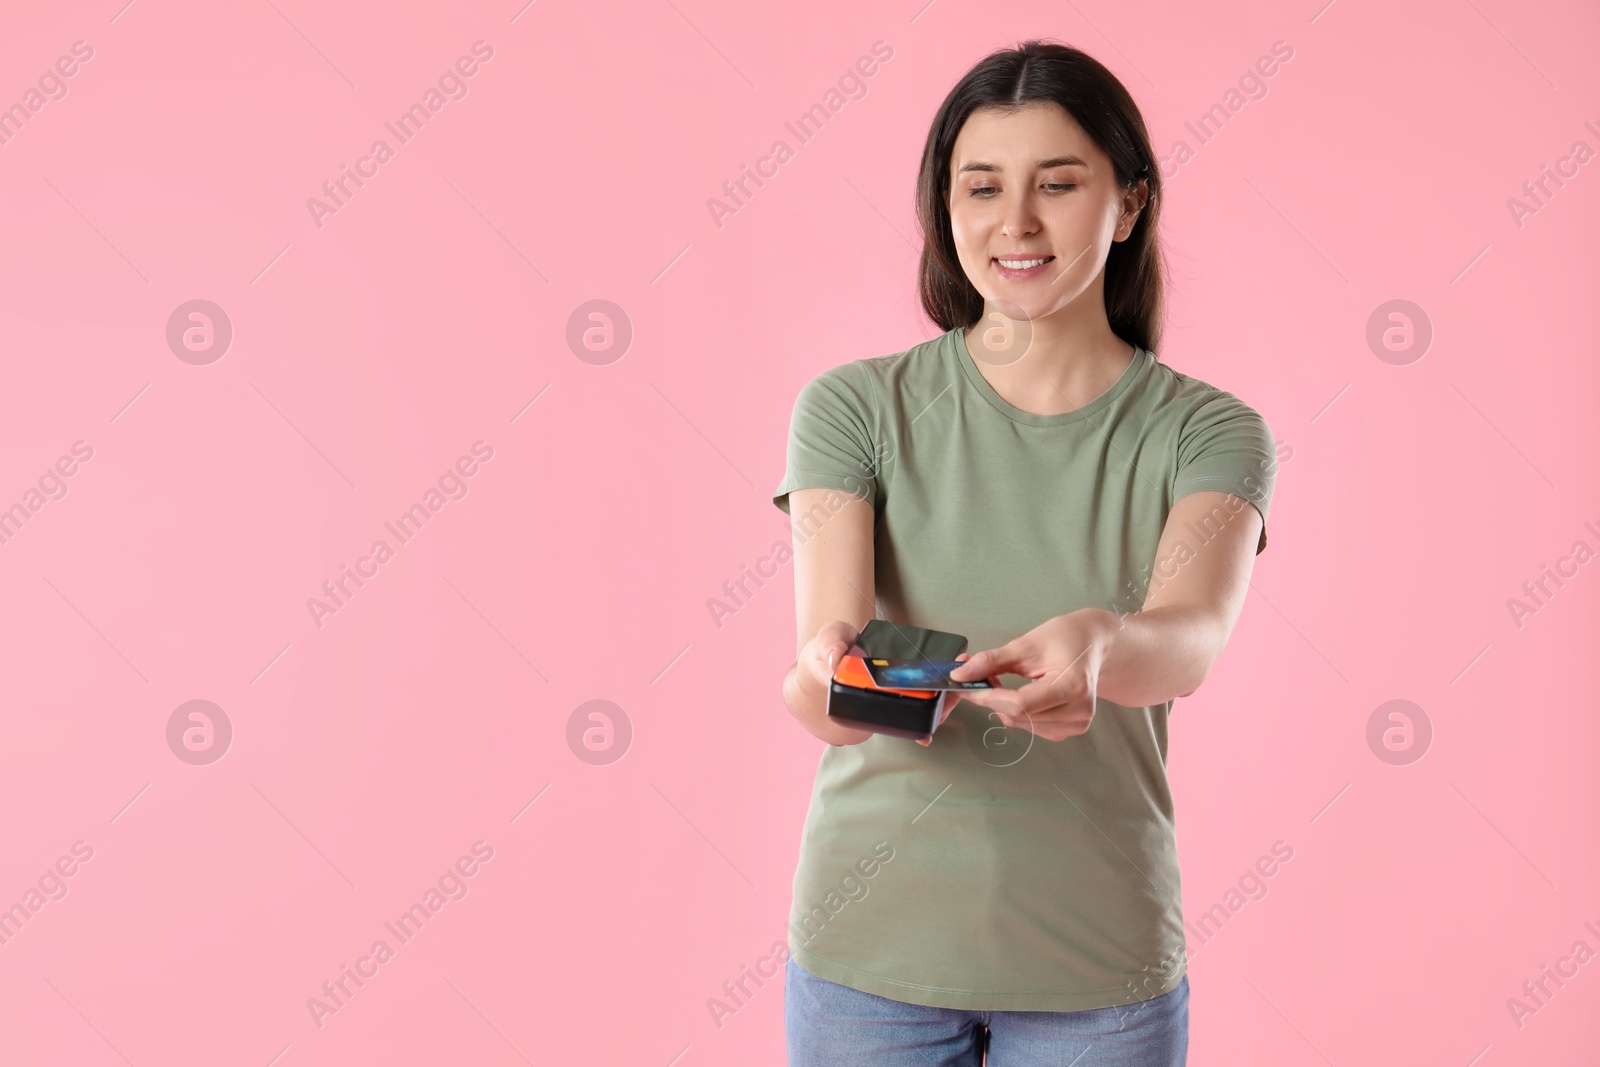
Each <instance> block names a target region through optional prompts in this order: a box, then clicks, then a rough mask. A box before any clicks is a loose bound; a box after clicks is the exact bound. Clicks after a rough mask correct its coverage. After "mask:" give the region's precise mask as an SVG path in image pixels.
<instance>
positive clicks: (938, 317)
mask: <svg viewBox="0 0 1600 1067" xmlns="http://www.w3.org/2000/svg"><path fill="white" fill-rule="evenodd" d="M1039 101H1047V102H1050V103H1055V104H1059V105H1061V107H1062V108H1063V109H1064V110H1065V111H1066V112H1067V114H1069V115H1071V116H1072V117H1073V119H1074V120H1076V121H1077V123H1078V125H1080V126H1082V127H1083V129H1084V132H1086V133H1087V134H1088V135H1089V136H1090V137H1091V138H1092V139H1093V140H1094V142H1095V144H1097V145H1099V146H1100V149H1101V151H1103V152H1105V154H1106V155H1108V156H1110V157H1111V162H1112V164H1113V166H1114V167H1115V169H1116V176H1117V182H1118V184H1119V185H1121V186H1122V187H1123V188H1125V189H1131V188H1132V187H1133V185H1134V183H1135V182H1137V181H1138V180H1139V179H1140V178H1143V179H1145V181H1146V182H1147V183H1148V188H1149V191H1150V197H1149V201H1148V203H1146V204H1145V206H1144V210H1143V211H1142V212H1140V214H1139V219H1138V221H1137V222H1135V223H1134V226H1133V232H1132V233H1130V234H1129V235H1128V237H1127V239H1126V240H1124V241H1118V242H1115V243H1113V244H1112V246H1111V251H1110V253H1109V254H1108V255H1107V257H1106V268H1105V270H1106V280H1105V299H1106V318H1107V319H1108V320H1109V322H1110V324H1111V330H1112V332H1113V333H1115V334H1116V335H1117V336H1118V337H1120V338H1122V339H1123V340H1124V341H1127V342H1129V343H1130V344H1136V345H1138V346H1139V347H1140V348H1143V349H1145V350H1146V351H1149V352H1152V353H1153V352H1155V351H1156V350H1157V347H1158V346H1159V345H1160V343H1161V325H1162V323H1161V319H1162V299H1163V278H1164V264H1163V261H1162V255H1161V246H1160V242H1159V240H1158V239H1157V235H1156V223H1157V221H1158V220H1159V218H1160V215H1161V169H1160V166H1159V164H1158V163H1157V160H1156V157H1155V153H1154V152H1153V151H1151V148H1150V135H1149V133H1148V132H1147V131H1146V130H1145V126H1144V116H1142V115H1141V114H1140V113H1139V108H1138V106H1137V105H1136V104H1135V103H1134V102H1133V97H1132V96H1130V95H1129V94H1128V90H1127V88H1126V87H1124V86H1123V84H1122V83H1121V82H1120V81H1118V80H1117V77H1116V75H1114V74H1112V73H1111V72H1110V71H1109V70H1107V69H1106V68H1105V67H1104V66H1103V65H1101V63H1100V62H1099V61H1098V60H1096V59H1095V58H1093V57H1092V56H1090V55H1089V54H1088V53H1086V52H1081V51H1079V50H1078V49H1076V48H1070V47H1068V46H1066V45H1062V44H1055V43H1053V42H1050V41H1043V40H1033V41H1024V42H1022V43H1021V44H1019V45H1018V46H1017V47H1015V48H1006V49H1001V50H999V51H996V52H992V53H990V54H989V55H988V56H986V57H985V58H984V59H983V60H982V62H980V63H979V64H978V65H977V66H975V67H973V68H972V69H971V70H969V71H968V72H967V73H966V75H965V76H963V77H962V79H961V80H960V81H959V82H957V83H956V86H955V88H953V89H951V90H950V95H948V96H946V97H945V100H944V103H943V104H941V105H940V106H939V113H938V114H937V115H935V116H934V119H933V126H932V127H931V128H930V129H929V130H928V140H927V143H926V144H925V145H924V146H923V149H922V167H921V170H920V172H919V173H918V175H917V223H918V226H919V227H920V228H921V230H922V241H923V243H922V261H921V263H920V264H919V265H918V268H917V286H918V289H919V290H920V294H921V297H922V308H923V310H924V311H925V312H927V314H928V317H929V318H931V319H932V320H933V321H934V322H936V323H938V324H939V326H940V327H941V328H943V329H945V330H953V329H955V328H956V327H958V326H960V327H963V328H965V327H967V326H971V325H972V324H974V323H975V322H977V321H978V319H979V317H980V316H982V314H983V296H982V294H980V293H979V292H978V290H977V289H975V288H974V287H973V285H972V282H971V281H969V280H968V279H967V275H966V272H965V271H963V270H962V269H961V261H960V260H959V259H958V258H957V256H956V244H955V236H954V234H953V233H952V232H951V228H950V205H949V203H948V202H947V201H946V199H945V197H946V195H947V194H948V193H949V191H950V154H951V152H952V150H953V149H954V148H955V143H956V135H957V134H959V133H960V132H961V127H962V126H963V125H964V124H965V123H966V121H967V118H968V117H969V116H970V115H971V114H972V113H973V112H974V111H976V110H978V109H979V108H994V109H998V110H1002V111H1011V110H1016V109H1018V108H1020V107H1023V106H1025V105H1027V104H1032V103H1035V102H1039Z"/></svg>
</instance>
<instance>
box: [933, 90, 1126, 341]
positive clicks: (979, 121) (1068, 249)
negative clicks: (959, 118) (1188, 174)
mask: <svg viewBox="0 0 1600 1067" xmlns="http://www.w3.org/2000/svg"><path fill="white" fill-rule="evenodd" d="M1146 188H1147V187H1146V185H1145V183H1144V182H1143V181H1142V180H1141V181H1140V182H1139V183H1138V184H1137V186H1136V190H1135V191H1127V190H1124V189H1123V188H1122V187H1121V186H1119V185H1118V184H1117V179H1116V173H1115V171H1114V170H1113V168H1112V166H1111V158H1110V157H1109V156H1107V155H1106V154H1105V152H1103V151H1101V149H1100V147H1099V146H1098V145H1096V144H1095V143H1094V141H1093V140H1092V139H1091V138H1090V137H1089V135H1088V134H1087V133H1085V132H1084V131H1083V127H1081V126H1079V125H1078V123H1077V121H1076V120H1074V119H1073V118H1072V116H1071V115H1069V114H1067V113H1066V111H1065V110H1063V109H1062V108H1061V107H1060V106H1058V105H1056V104H1053V103H1032V104H1028V105H1026V106H1025V107H1023V108H1021V109H1019V110H1016V111H1009V112H1007V111H999V110H995V109H988V108H982V109H979V110H977V111H974V112H973V113H972V114H971V115H970V116H969V117H968V118H967V121H966V124H965V125H963V126H962V127H961V132H960V134H958V135H957V137H956V143H955V147H954V149H953V150H952V152H951V156H950V191H949V203H950V225H951V228H952V231H953V233H954V236H955V244H956V253H957V255H958V256H959V257H960V260H961V266H962V268H963V269H964V270H965V271H966V274H967V278H968V279H969V280H971V282H972V284H973V287H974V288H976V289H977V290H978V292H980V293H982V294H983V297H984V300H985V302H986V303H987V304H988V305H989V306H991V307H996V308H999V309H1000V310H1001V311H1003V312H1004V313H1005V314H1007V315H1009V316H1011V317H1014V318H1016V317H1020V318H1023V319H1029V320H1032V319H1040V318H1044V317H1045V316H1047V315H1049V314H1051V313H1052V312H1055V311H1058V310H1060V309H1061V308H1063V307H1066V306H1067V305H1068V304H1070V303H1072V302H1073V301H1074V300H1076V299H1078V297H1080V296H1081V295H1083V294H1084V293H1086V292H1092V293H1094V294H1095V299H1099V300H1103V299H1104V297H1103V296H1101V295H1100V294H1101V293H1102V292H1103V287H1102V284H1101V282H1100V277H1101V272H1102V271H1103V270H1104V268H1105V263H1106V256H1107V255H1108V254H1109V253H1110V251H1111V243H1112V242H1113V241H1121V240H1125V239H1126V238H1127V236H1128V234H1129V233H1131V232H1132V231H1133V225H1134V223H1135V222H1136V221H1137V220H1138V217H1139V209H1140V208H1142V207H1143V205H1144V198H1145V196H1146V195H1147V193H1146ZM1041 259H1042V260H1044V261H1045V262H1043V263H1038V262H1037V261H1038V260H1041Z"/></svg>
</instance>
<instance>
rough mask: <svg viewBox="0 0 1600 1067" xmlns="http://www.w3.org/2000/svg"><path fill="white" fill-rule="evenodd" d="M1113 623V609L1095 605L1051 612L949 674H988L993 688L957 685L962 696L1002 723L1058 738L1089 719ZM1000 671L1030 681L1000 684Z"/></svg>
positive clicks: (1082, 729)
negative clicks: (1010, 686)
mask: <svg viewBox="0 0 1600 1067" xmlns="http://www.w3.org/2000/svg"><path fill="white" fill-rule="evenodd" d="M1117 627H1118V616H1117V614H1116V613H1115V612H1111V611H1104V610H1102V609H1100V608H1084V609H1082V610H1080V611H1074V612H1070V613H1068V614H1066V615H1057V616H1056V617H1055V618H1053V619H1047V620H1046V621H1044V622H1042V623H1040V624H1039V625H1038V626H1035V627H1034V628H1033V629H1031V630H1029V631H1028V632H1027V633H1025V634H1023V635H1021V636H1020V637H1017V638H1015V639H1014V640H1011V641H1008V642H1006V643H1005V644H1003V645H1001V646H1000V647H998V648H991V649H985V650H984V651H982V652H978V653H975V654H974V655H973V656H972V658H971V659H969V660H967V661H966V662H965V663H963V664H962V665H961V666H960V667H959V668H957V669H955V670H953V671H951V672H950V677H951V679H953V680H954V681H958V682H959V681H971V680H972V679H974V678H988V679H989V680H990V681H992V682H994V683H995V685H996V688H994V689H968V690H961V691H960V692H961V697H962V699H964V700H970V701H972V702H973V703H974V704H981V705H983V706H984V707H986V708H989V709H990V710H992V711H993V712H994V713H995V714H996V715H998V716H999V718H1000V721H1001V722H1003V723H1005V724H1006V725H1007V726H1014V727H1019V728H1021V729H1025V730H1032V731H1033V732H1034V733H1036V734H1038V735H1039V736H1040V737H1042V738H1044V739H1045V740H1047V741H1064V740H1066V739H1067V738H1069V737H1075V736H1077V735H1078V734H1081V733H1084V732H1085V731H1087V730H1088V729H1089V725H1090V723H1092V722H1093V721H1094V702H1095V691H1096V689H1097V687H1098V683H1099V678H1100V666H1101V664H1103V663H1104V662H1105V658H1106V653H1107V651H1108V650H1109V649H1110V647H1111V641H1112V637H1113V635H1114V634H1115V633H1116V631H1117ZM1001 674H1020V675H1022V676H1024V677H1026V678H1030V679H1032V681H1030V682H1028V684H1026V685H1024V686H1022V687H1020V688H1018V689H1002V688H999V684H1000V680H999V678H998V677H997V676H998V675H1001Z"/></svg>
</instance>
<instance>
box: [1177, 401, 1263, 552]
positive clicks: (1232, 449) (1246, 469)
mask: <svg viewBox="0 0 1600 1067" xmlns="http://www.w3.org/2000/svg"><path fill="white" fill-rule="evenodd" d="M1277 473H1278V450H1277V443H1276V442H1275V441H1274V440H1273V437H1272V430H1271V429H1270V428H1269V427H1268V426H1267V422H1266V420H1265V419H1263V418H1262V417H1261V416H1260V415H1259V414H1258V413H1257V412H1256V411H1255V409H1254V408H1252V407H1250V406H1249V405H1248V404H1246V403H1245V402H1244V401H1242V400H1240V399H1239V398H1238V397H1236V396H1234V395H1233V394H1232V393H1223V392H1219V393H1217V394H1216V395H1215V396H1214V397H1212V398H1211V399H1209V400H1207V401H1206V402H1205V403H1204V404H1202V405H1201V406H1200V407H1198V408H1196V409H1195V411H1194V412H1193V413H1192V414H1191V415H1190V416H1189V418H1188V419H1187V420H1186V421H1185V422H1184V424H1183V430H1182V431H1181V432H1180V434H1179V437H1178V465H1177V473H1176V474H1175V475H1174V477H1173V482H1172V499H1173V500H1174V501H1177V500H1179V499H1181V498H1183V497H1185V496H1188V495H1189V494H1190V493H1197V492H1201V491H1203V490H1216V491H1219V492H1224V493H1232V494H1233V495H1234V496H1237V497H1242V498H1243V499H1245V500H1248V501H1249V502H1250V503H1252V504H1254V505H1255V506H1256V510H1257V511H1259V512H1261V537H1260V539H1259V540H1258V541H1257V543H1256V554H1257V555H1260V554H1261V552H1262V550H1263V549H1265V548H1266V547H1267V512H1268V511H1269V510H1270V509H1271V506H1272V489H1273V485H1274V483H1275V481H1276V479H1277Z"/></svg>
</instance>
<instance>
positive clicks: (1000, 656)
mask: <svg viewBox="0 0 1600 1067" xmlns="http://www.w3.org/2000/svg"><path fill="white" fill-rule="evenodd" d="M1032 656H1033V648H1032V643H1031V642H1029V641H1028V640H1027V637H1026V635H1024V636H1023V637H1018V638H1016V639H1014V640H1011V641H1007V642H1006V643H1005V644H1003V645H1001V646H999V647H998V648H986V649H984V650H983V651H982V652H977V653H974V654H973V655H972V657H971V658H970V659H968V660H966V661H964V662H963V663H962V664H961V666H959V667H957V668H956V669H955V670H952V671H951V672H950V677H951V678H953V679H955V680H956V681H958V682H970V681H972V680H973V679H974V678H991V677H993V676H994V675H997V674H1026V673H1027V668H1028V667H1029V666H1030V664H1031V661H1032Z"/></svg>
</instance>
